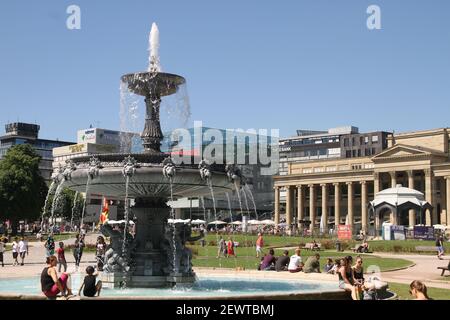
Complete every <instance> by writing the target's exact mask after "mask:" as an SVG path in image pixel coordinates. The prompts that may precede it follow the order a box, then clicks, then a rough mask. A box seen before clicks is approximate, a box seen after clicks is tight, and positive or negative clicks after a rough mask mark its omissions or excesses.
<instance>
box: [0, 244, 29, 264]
mask: <svg viewBox="0 0 450 320" xmlns="http://www.w3.org/2000/svg"><path fill="white" fill-rule="evenodd" d="M7 243H8V238H6V237H1V238H0V263H1V264H2V267H4V266H5V252H6V244H7ZM11 251H12V258H13V266H19V265H20V266H23V265H25V257H26V256H27V255H28V241H27V240H26V239H25V237H20V239H19V237H15V238H14V240H13V242H12V245H11ZM19 258H20V262H19Z"/></svg>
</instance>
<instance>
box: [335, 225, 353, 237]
mask: <svg viewBox="0 0 450 320" xmlns="http://www.w3.org/2000/svg"><path fill="white" fill-rule="evenodd" d="M337 234H338V239H339V240H351V239H352V229H351V227H350V226H349V225H339V226H338V229H337Z"/></svg>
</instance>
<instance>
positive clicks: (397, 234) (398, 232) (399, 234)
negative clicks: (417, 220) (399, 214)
mask: <svg viewBox="0 0 450 320" xmlns="http://www.w3.org/2000/svg"><path fill="white" fill-rule="evenodd" d="M391 230H392V235H393V239H392V240H406V228H405V227H404V226H397V225H394V226H391Z"/></svg>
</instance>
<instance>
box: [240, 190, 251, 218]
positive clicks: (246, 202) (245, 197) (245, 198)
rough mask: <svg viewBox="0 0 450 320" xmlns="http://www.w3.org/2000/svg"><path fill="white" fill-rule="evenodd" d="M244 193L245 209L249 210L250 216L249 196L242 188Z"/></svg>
mask: <svg viewBox="0 0 450 320" xmlns="http://www.w3.org/2000/svg"><path fill="white" fill-rule="evenodd" d="M241 190H242V193H243V194H244V200H245V207H246V208H247V214H250V207H249V206H248V200H247V194H246V193H245V190H244V188H241Z"/></svg>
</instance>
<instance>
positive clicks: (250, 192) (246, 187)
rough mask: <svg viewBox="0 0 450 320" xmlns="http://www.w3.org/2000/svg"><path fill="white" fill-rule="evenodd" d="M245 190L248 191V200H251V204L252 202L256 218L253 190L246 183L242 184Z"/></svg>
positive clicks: (256, 217)
mask: <svg viewBox="0 0 450 320" xmlns="http://www.w3.org/2000/svg"><path fill="white" fill-rule="evenodd" d="M244 188H245V190H247V191H248V194H249V196H250V200H252V204H253V210H254V211H255V219H256V220H258V211H257V210H256V203H255V198H254V197H253V192H252V189H250V187H249V186H248V184H246V185H245V186H244Z"/></svg>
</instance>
